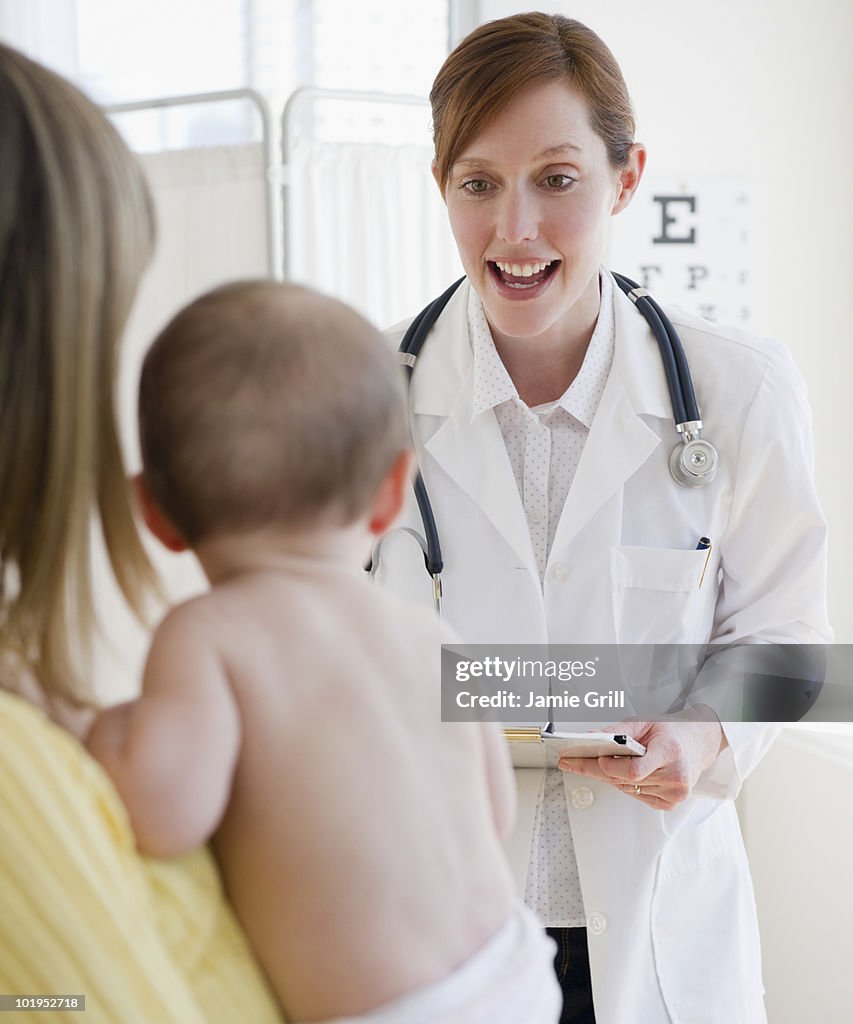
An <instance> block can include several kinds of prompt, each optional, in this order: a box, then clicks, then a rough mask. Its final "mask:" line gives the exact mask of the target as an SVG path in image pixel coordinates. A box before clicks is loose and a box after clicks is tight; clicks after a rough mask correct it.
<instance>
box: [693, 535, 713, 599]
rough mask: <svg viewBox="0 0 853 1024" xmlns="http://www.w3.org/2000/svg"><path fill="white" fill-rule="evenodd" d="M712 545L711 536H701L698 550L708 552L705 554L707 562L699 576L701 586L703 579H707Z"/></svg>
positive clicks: (697, 546)
mask: <svg viewBox="0 0 853 1024" xmlns="http://www.w3.org/2000/svg"><path fill="white" fill-rule="evenodd" d="M711 547H712V545H711V538H710V537H700V538H699V543H698V544H697V545H696V550H697V551H707V552H708V554H707V555H705V562H704V564H703V565H702V575H701V576H700V577H699V586H700V587H701V586H702V581H703V580H704V579H705V570H706V569H707V568H708V560H709V559H710V557H711ZM697 589H698V588H697Z"/></svg>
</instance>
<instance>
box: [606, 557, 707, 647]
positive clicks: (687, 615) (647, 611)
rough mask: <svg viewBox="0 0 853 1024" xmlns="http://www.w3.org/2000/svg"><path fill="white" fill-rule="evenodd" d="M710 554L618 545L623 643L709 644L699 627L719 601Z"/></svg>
mask: <svg viewBox="0 0 853 1024" xmlns="http://www.w3.org/2000/svg"><path fill="white" fill-rule="evenodd" d="M709 554H710V553H709V551H688V550H684V549H680V548H643V547H614V548H612V549H611V552H610V578H611V584H612V594H613V617H614V624H615V627H616V636H617V639H618V640H619V642H620V643H623V644H676V643H682V644H683V643H701V642H703V640H704V639H705V638H704V637H702V636H700V635H698V630H697V626H698V624H699V622H700V620H701V619H702V618H703V617H702V615H701V611H702V608H703V607H704V606H705V605H706V604H707V602H708V601H713V599H714V596H715V591H716V580H714V579H713V573H712V572H711V565H710V561H711V559H710V557H709ZM703 574H704V575H703Z"/></svg>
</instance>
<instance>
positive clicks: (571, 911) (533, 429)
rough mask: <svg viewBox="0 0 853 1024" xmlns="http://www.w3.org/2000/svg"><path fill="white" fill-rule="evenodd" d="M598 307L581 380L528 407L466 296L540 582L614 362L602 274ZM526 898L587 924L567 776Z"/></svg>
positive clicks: (533, 858) (548, 779)
mask: <svg viewBox="0 0 853 1024" xmlns="http://www.w3.org/2000/svg"><path fill="white" fill-rule="evenodd" d="M599 280H600V285H601V308H600V312H599V316H598V319H597V321H596V325H595V330H594V331H593V333H592V337H591V338H590V341H589V345H588V346H587V351H586V354H585V356H584V359H583V363H582V365H581V368H580V370H579V371H578V374H577V376H576V377H575V379H574V380H573V381H572V383H571V384H570V385H569V387H568V388H567V389H566V390H565V392H564V393H563V394H562V395H561V396H560V398H558V399H557V400H556V401H554V402H550V403H548V404H547V405H539V406H535V407H534V408H530V407H529V406H528V405H527V404H526V403H525V402H524V401H523V400H522V399H521V398H520V397H519V394H518V389H517V388H516V386H515V384H514V383H513V381H512V378H511V377H510V375H509V373H508V372H507V369H506V367H505V366H504V364H503V363H502V362H501V358H500V356H499V355H498V351H497V349H496V348H495V345H494V341H493V339H492V334H491V331H490V330H489V324H488V322H487V320H486V314H485V311H484V309H483V303H482V302H481V301H480V297H479V296H478V295H477V293H476V292H475V291H474V289H473V288H472V289H471V291H470V293H469V296H468V333H469V335H470V339H471V347H472V350H473V355H474V385H473V386H474V393H473V401H472V410H471V417H472V419H474V418H476V417H477V416H484V415H487V414H488V413H489V412H490V411H492V410H494V415H495V416H496V418H497V421H498V425H499V426H500V429H501V435H502V436H503V439H504V444H505V445H506V450H507V454H508V455H509V461H510V464H511V465H512V469H513V473H514V475H515V480H516V483H517V484H518V493H519V495H520V497H521V501H522V504H523V506H524V513H525V516H526V517H527V524H528V527H529V529H530V538H531V540H532V542H533V549H534V551H535V554H536V565H537V567H538V569H539V578H540V581H543V582H544V577H545V565H546V563H547V561H548V554H549V552H550V550H551V546H552V544H553V543H554V536H555V534H556V532H557V524H558V523H559V521H560V516H561V515H562V512H563V508H564V506H565V504H566V498H567V497H568V494H569V488H570V487H571V485H572V480H573V479H574V476H575V471H576V470H577V468H578V463H579V462H580V457H581V452H582V451H583V446H584V444H585V443H586V438H587V435H588V434H589V428H590V427H591V426H592V421H593V419H594V417H595V413H596V411H597V410H598V404H599V402H600V401H601V396H602V394H603V393H604V385H605V384H606V383H607V375H608V374H609V373H610V366H611V364H612V362H613V346H614V340H615V327H614V319H613V280H612V278H611V277H610V275H609V274H607V273H602V274H601V275H600V277H599ZM524 900H525V902H526V903H527V905H528V906H529V907H532V908H533V909H534V910H535V911H536V913H537V914H539V916H540V917H541V918H542V920H543V921H544V922H545V923H546V925H548V926H549V927H553V928H580V927H584V926H585V925H586V914H585V913H584V907H583V895H582V893H581V886H580V879H579V878H578V867H577V860H576V858H575V847H574V842H573V840H572V830H571V827H570V825H569V816H568V813H567V812H566V799H565V793H564V792H563V777H562V772H559V771H557V770H556V769H553V770H551V771H548V772H546V773H545V778H544V780H543V782H542V786H541V788H540V791H539V797H538V800H537V804H536V818H535V823H534V828H533V836H532V837H531V847H530V868H529V870H528V873H527V883H526V887H525V891H524Z"/></svg>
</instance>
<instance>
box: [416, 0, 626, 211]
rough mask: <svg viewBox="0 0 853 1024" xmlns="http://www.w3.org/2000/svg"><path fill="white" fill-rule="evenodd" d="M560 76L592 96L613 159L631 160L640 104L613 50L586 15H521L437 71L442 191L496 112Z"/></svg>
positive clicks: (615, 162)
mask: <svg viewBox="0 0 853 1024" xmlns="http://www.w3.org/2000/svg"><path fill="white" fill-rule="evenodd" d="M561 78H564V79H566V81H567V83H568V84H570V85H571V86H572V87H573V88H574V89H576V90H577V91H578V93H580V95H581V96H582V97H583V98H584V99H585V100H586V103H587V105H588V107H589V116H590V124H591V125H592V128H593V130H594V131H595V132H596V134H597V135H599V136H600V138H601V139H602V140H603V142H604V144H605V146H606V147H607V155H608V158H609V160H610V163H611V165H612V166H613V167H614V168H615V169H619V168H622V167H624V166H625V163H626V161H627V159H628V151H629V149H630V148H631V146H632V144H633V142H634V130H635V125H634V111H633V108H632V106H631V99H630V97H629V95H628V89H627V86H626V85H625V80H624V78H623V77H622V72H621V70H620V69H619V65H618V64H617V63H616V59H615V57H614V56H613V54H612V53H611V52H610V50H609V49H608V48H607V46H606V45H605V44H604V42H602V40H601V39H600V38H599V37H598V36H597V35H596V34H595V33H594V32H593V31H592V30H591V29H589V28H587V27H586V26H585V25H582V24H581V23H580V22H579V21H573V20H572V19H570V18H564V17H563V16H562V15H560V14H542V13H539V12H532V13H530V14H516V15H513V16H512V17H509V18H501V19H499V20H498V21H489V22H486V23H485V24H484V25H481V26H480V27H479V28H477V29H475V30H474V31H473V32H471V33H470V35H468V36H466V37H465V39H463V40H462V42H461V43H460V44H459V45H458V46H457V47H456V49H455V50H453V52H452V53H451V54H450V56H449V57H448V58H447V60H446V61H445V62H444V64H443V65H442V66H441V68H440V70H439V72H438V74H437V75H436V78H435V82H434V83H433V87H432V91H431V92H430V102H431V104H432V124H433V141H434V144H435V167H436V178H437V180H438V182H439V185H440V187H441V191H442V195H443V194H444V191H445V189H446V187H447V182H448V180H449V178H450V172H451V169H452V168H453V165H454V163H455V162H456V160H457V159H458V157H459V155H460V154H461V153H463V152H464V150H465V149H466V148H467V147H468V145H470V143H471V142H473V140H474V139H475V138H476V137H477V136H478V135H479V134H480V132H482V131H483V129H484V128H485V127H486V126H487V125H488V123H489V121H490V120H491V119H492V118H493V117H495V115H497V114H498V113H500V111H501V110H503V109H504V108H505V107H506V106H507V105H508V104H509V103H510V102H511V101H512V100H513V99H514V98H515V97H516V96H518V95H519V94H520V93H521V92H523V91H525V90H526V89H529V88H530V87H531V86H534V85H541V84H543V83H545V82H550V81H554V80H555V79H561Z"/></svg>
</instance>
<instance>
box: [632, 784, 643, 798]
mask: <svg viewBox="0 0 853 1024" xmlns="http://www.w3.org/2000/svg"><path fill="white" fill-rule="evenodd" d="M634 792H635V793H636V795H637V796H639V795H640V793H642V789H641V787H640V786H634Z"/></svg>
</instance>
